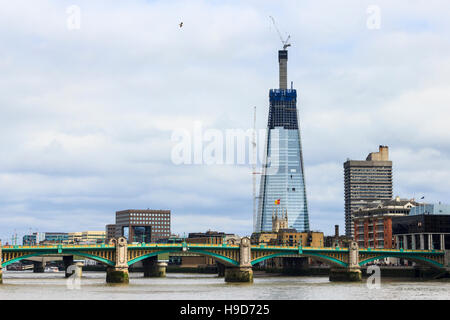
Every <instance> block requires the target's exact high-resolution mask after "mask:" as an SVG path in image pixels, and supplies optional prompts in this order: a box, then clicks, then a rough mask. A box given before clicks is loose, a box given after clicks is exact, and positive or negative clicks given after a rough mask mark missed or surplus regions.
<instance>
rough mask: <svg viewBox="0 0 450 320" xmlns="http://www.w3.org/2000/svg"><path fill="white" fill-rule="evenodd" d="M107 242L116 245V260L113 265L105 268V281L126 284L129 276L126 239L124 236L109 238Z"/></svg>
mask: <svg viewBox="0 0 450 320" xmlns="http://www.w3.org/2000/svg"><path fill="white" fill-rule="evenodd" d="M109 244H111V245H115V246H116V260H115V265H114V267H108V268H107V269H106V282H107V283H121V284H128V283H129V282H130V278H129V274H128V248H127V239H126V238H125V237H120V238H119V239H111V240H110V241H109Z"/></svg>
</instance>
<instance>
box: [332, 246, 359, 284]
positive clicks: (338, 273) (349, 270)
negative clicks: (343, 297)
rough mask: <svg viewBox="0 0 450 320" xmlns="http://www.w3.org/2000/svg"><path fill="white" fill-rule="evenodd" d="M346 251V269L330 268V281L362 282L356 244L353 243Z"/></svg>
mask: <svg viewBox="0 0 450 320" xmlns="http://www.w3.org/2000/svg"><path fill="white" fill-rule="evenodd" d="M348 250H349V252H348V266H347V267H346V268H332V269H331V270H330V277H329V279H330V281H342V282H357V281H361V280H362V272H361V268H360V266H359V252H358V251H359V250H358V243H357V242H355V241H353V242H352V243H351V244H350V248H349V249H348Z"/></svg>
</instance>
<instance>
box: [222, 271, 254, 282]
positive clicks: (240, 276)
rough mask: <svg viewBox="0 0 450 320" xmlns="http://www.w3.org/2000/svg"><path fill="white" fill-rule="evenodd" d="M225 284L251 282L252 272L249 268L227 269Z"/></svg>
mask: <svg viewBox="0 0 450 320" xmlns="http://www.w3.org/2000/svg"><path fill="white" fill-rule="evenodd" d="M225 282H253V270H252V268H251V267H250V268H248V267H237V268H233V267H227V268H225Z"/></svg>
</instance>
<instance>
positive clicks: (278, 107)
mask: <svg viewBox="0 0 450 320" xmlns="http://www.w3.org/2000/svg"><path fill="white" fill-rule="evenodd" d="M287 60H288V52H287V50H280V51H279V52H278V62H279V76H280V84H279V89H271V90H270V91H269V98H270V106H269V119H268V126H267V136H266V138H267V140H266V144H265V154H264V157H265V158H264V160H263V172H262V175H261V186H260V194H259V204H258V214H257V218H256V224H255V230H254V232H266V231H272V215H273V213H274V212H287V217H288V222H289V228H294V229H296V230H297V231H298V232H305V231H309V216H308V206H307V202H306V189H305V177H304V170H303V156H302V147H301V140H300V130H299V125H298V113H297V91H296V90H295V89H293V88H292V85H291V89H287Z"/></svg>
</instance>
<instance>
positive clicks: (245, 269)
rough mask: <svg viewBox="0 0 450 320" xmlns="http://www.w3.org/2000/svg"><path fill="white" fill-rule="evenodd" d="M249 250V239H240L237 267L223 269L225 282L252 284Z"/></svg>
mask: <svg viewBox="0 0 450 320" xmlns="http://www.w3.org/2000/svg"><path fill="white" fill-rule="evenodd" d="M250 250H251V247H250V238H248V237H244V238H242V239H241V243H240V245H239V266H238V267H226V268H225V282H253V269H252V264H251V257H252V255H251V251H250Z"/></svg>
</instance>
